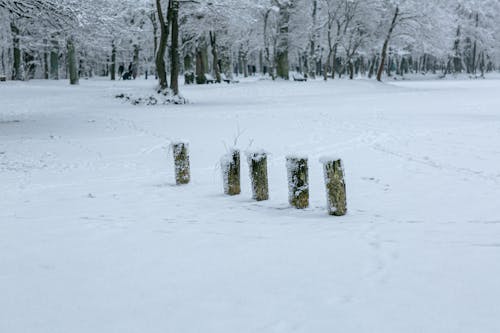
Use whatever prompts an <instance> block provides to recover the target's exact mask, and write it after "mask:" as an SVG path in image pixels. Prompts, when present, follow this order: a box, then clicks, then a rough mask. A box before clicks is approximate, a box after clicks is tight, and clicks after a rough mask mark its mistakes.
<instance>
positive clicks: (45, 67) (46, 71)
mask: <svg viewBox="0 0 500 333" xmlns="http://www.w3.org/2000/svg"><path fill="white" fill-rule="evenodd" d="M43 43H44V44H45V51H44V52H43V78H44V79H45V80H48V79H49V77H50V65H49V59H50V53H49V50H48V48H49V47H48V45H47V43H48V41H47V40H46V39H45V40H44V41H43Z"/></svg>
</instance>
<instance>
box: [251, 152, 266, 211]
mask: <svg viewBox="0 0 500 333" xmlns="http://www.w3.org/2000/svg"><path fill="white" fill-rule="evenodd" d="M248 165H249V168H250V179H251V181H252V193H253V196H252V197H253V199H254V200H257V201H264V200H268V199H269V183H268V180H267V154H266V153H264V152H253V153H250V154H248Z"/></svg>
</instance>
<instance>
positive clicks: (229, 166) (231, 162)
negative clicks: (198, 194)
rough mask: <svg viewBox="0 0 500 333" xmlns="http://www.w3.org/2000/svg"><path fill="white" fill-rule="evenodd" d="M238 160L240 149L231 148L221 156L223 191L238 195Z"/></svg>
mask: <svg viewBox="0 0 500 333" xmlns="http://www.w3.org/2000/svg"><path fill="white" fill-rule="evenodd" d="M240 160H241V158H240V151H239V150H237V149H232V150H231V151H230V152H229V153H227V154H226V155H224V156H223V157H222V158H221V169H222V180H223V182H224V193H225V194H227V195H238V194H240V193H241V185H240V164H241V163H240Z"/></svg>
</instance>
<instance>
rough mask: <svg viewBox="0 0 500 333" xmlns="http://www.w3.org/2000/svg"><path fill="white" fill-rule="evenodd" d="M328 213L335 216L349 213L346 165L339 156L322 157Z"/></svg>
mask: <svg viewBox="0 0 500 333" xmlns="http://www.w3.org/2000/svg"><path fill="white" fill-rule="evenodd" d="M320 161H321V163H323V168H324V173H325V184H326V201H327V205H328V207H327V208H328V213H329V214H330V215H334V216H343V215H345V214H347V196H346V186H345V181H344V166H343V163H342V160H341V159H339V158H331V157H326V158H322V159H321V160H320Z"/></svg>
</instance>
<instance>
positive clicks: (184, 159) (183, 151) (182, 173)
mask: <svg viewBox="0 0 500 333" xmlns="http://www.w3.org/2000/svg"><path fill="white" fill-rule="evenodd" d="M171 147H172V151H173V152H174V164H175V182H176V183H177V185H184V184H188V183H189V181H190V173H189V144H188V143H185V142H173V143H172V145H171Z"/></svg>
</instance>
